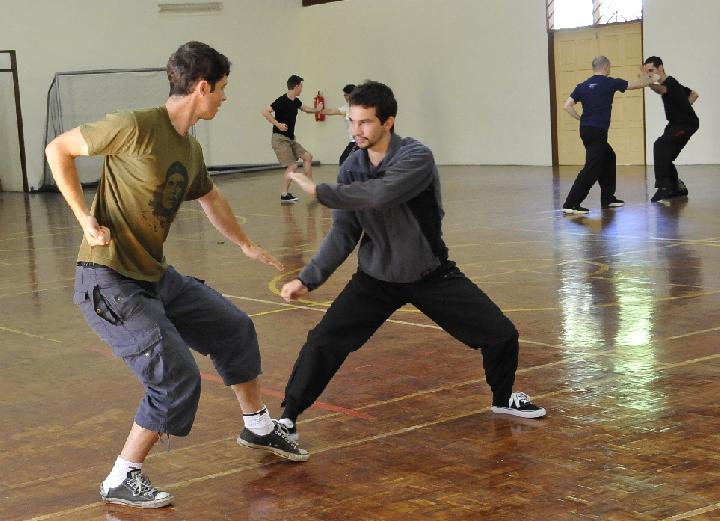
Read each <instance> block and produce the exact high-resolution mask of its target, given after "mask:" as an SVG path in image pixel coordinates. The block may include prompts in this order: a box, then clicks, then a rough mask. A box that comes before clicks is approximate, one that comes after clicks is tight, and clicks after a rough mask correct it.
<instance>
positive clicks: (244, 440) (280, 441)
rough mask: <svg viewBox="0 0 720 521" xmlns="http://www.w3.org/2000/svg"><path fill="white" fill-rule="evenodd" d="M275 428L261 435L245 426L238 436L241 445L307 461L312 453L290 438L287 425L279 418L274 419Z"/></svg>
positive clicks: (282, 456)
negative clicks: (279, 420) (278, 419)
mask: <svg viewBox="0 0 720 521" xmlns="http://www.w3.org/2000/svg"><path fill="white" fill-rule="evenodd" d="M273 423H274V424H275V428H274V429H273V431H272V432H271V433H270V434H266V435H265V436H260V435H258V434H255V433H254V432H253V431H251V430H249V429H247V428H245V429H243V431H242V432H241V433H240V436H238V438H237V442H238V444H239V445H243V446H245V447H250V448H253V449H264V450H267V451H270V452H272V453H273V454H276V455H278V456H280V457H281V458H287V459H289V460H292V461H307V460H308V458H310V453H308V451H306V450H305V449H301V448H300V447H298V444H297V443H295V442H294V441H293V440H292V439H291V438H290V433H289V432H288V429H287V427H285V425H283V424H282V423H280V422H278V421H277V420H273Z"/></svg>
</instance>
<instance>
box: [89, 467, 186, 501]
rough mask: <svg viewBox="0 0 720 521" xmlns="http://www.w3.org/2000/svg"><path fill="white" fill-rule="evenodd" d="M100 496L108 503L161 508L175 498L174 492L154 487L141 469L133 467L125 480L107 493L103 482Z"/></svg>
mask: <svg viewBox="0 0 720 521" xmlns="http://www.w3.org/2000/svg"><path fill="white" fill-rule="evenodd" d="M100 497H101V498H102V500H103V501H105V502H106V503H115V504H117V505H126V506H129V507H135V508H160V507H164V506H167V505H169V504H171V503H172V502H173V501H174V500H175V498H174V497H173V495H172V494H169V493H168V492H163V491H161V490H158V489H156V488H155V487H153V486H152V483H150V479H149V478H148V477H147V476H146V475H145V474H143V473H142V472H140V469H133V470H131V471H130V472H128V473H127V478H125V481H123V482H122V483H120V485H118V486H117V487H115V488H111V489H110V490H108V491H107V494H106V493H105V492H104V491H103V486H102V483H101V484H100Z"/></svg>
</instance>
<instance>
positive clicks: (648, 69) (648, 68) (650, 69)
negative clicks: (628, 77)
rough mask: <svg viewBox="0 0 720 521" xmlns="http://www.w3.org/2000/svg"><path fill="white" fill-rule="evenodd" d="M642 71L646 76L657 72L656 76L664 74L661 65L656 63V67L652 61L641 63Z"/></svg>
mask: <svg viewBox="0 0 720 521" xmlns="http://www.w3.org/2000/svg"><path fill="white" fill-rule="evenodd" d="M643 72H645V74H647V75H648V76H652V75H653V74H657V75H658V76H661V77H662V75H663V74H665V69H664V68H663V66H662V65H658V66H657V67H655V65H654V64H653V63H652V62H649V63H646V64H645V65H643Z"/></svg>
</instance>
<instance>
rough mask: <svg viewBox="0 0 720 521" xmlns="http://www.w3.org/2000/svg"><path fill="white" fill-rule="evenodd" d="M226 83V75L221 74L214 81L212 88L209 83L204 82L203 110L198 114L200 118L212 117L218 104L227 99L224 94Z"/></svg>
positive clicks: (218, 107) (216, 110) (216, 111)
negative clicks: (213, 87)
mask: <svg viewBox="0 0 720 521" xmlns="http://www.w3.org/2000/svg"><path fill="white" fill-rule="evenodd" d="M227 84H228V79H227V76H223V77H222V78H220V79H219V80H218V81H217V83H215V89H214V90H212V86H211V85H210V84H209V83H206V87H205V88H204V90H205V91H204V94H205V95H204V96H203V107H202V109H203V110H202V111H201V113H202V115H201V116H200V117H201V118H202V119H213V118H214V117H215V114H217V113H218V110H220V105H222V104H223V102H224V101H225V100H226V99H227V96H225V87H226V86H227Z"/></svg>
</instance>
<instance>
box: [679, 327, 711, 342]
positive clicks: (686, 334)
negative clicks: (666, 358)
mask: <svg viewBox="0 0 720 521" xmlns="http://www.w3.org/2000/svg"><path fill="white" fill-rule="evenodd" d="M711 331H720V327H711V328H710V329H701V330H699V331H692V332H690V333H685V334H684V335H676V336H669V337H668V338H667V340H677V339H678V338H687V337H689V336H695V335H702V334H703V333H710V332H711Z"/></svg>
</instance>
